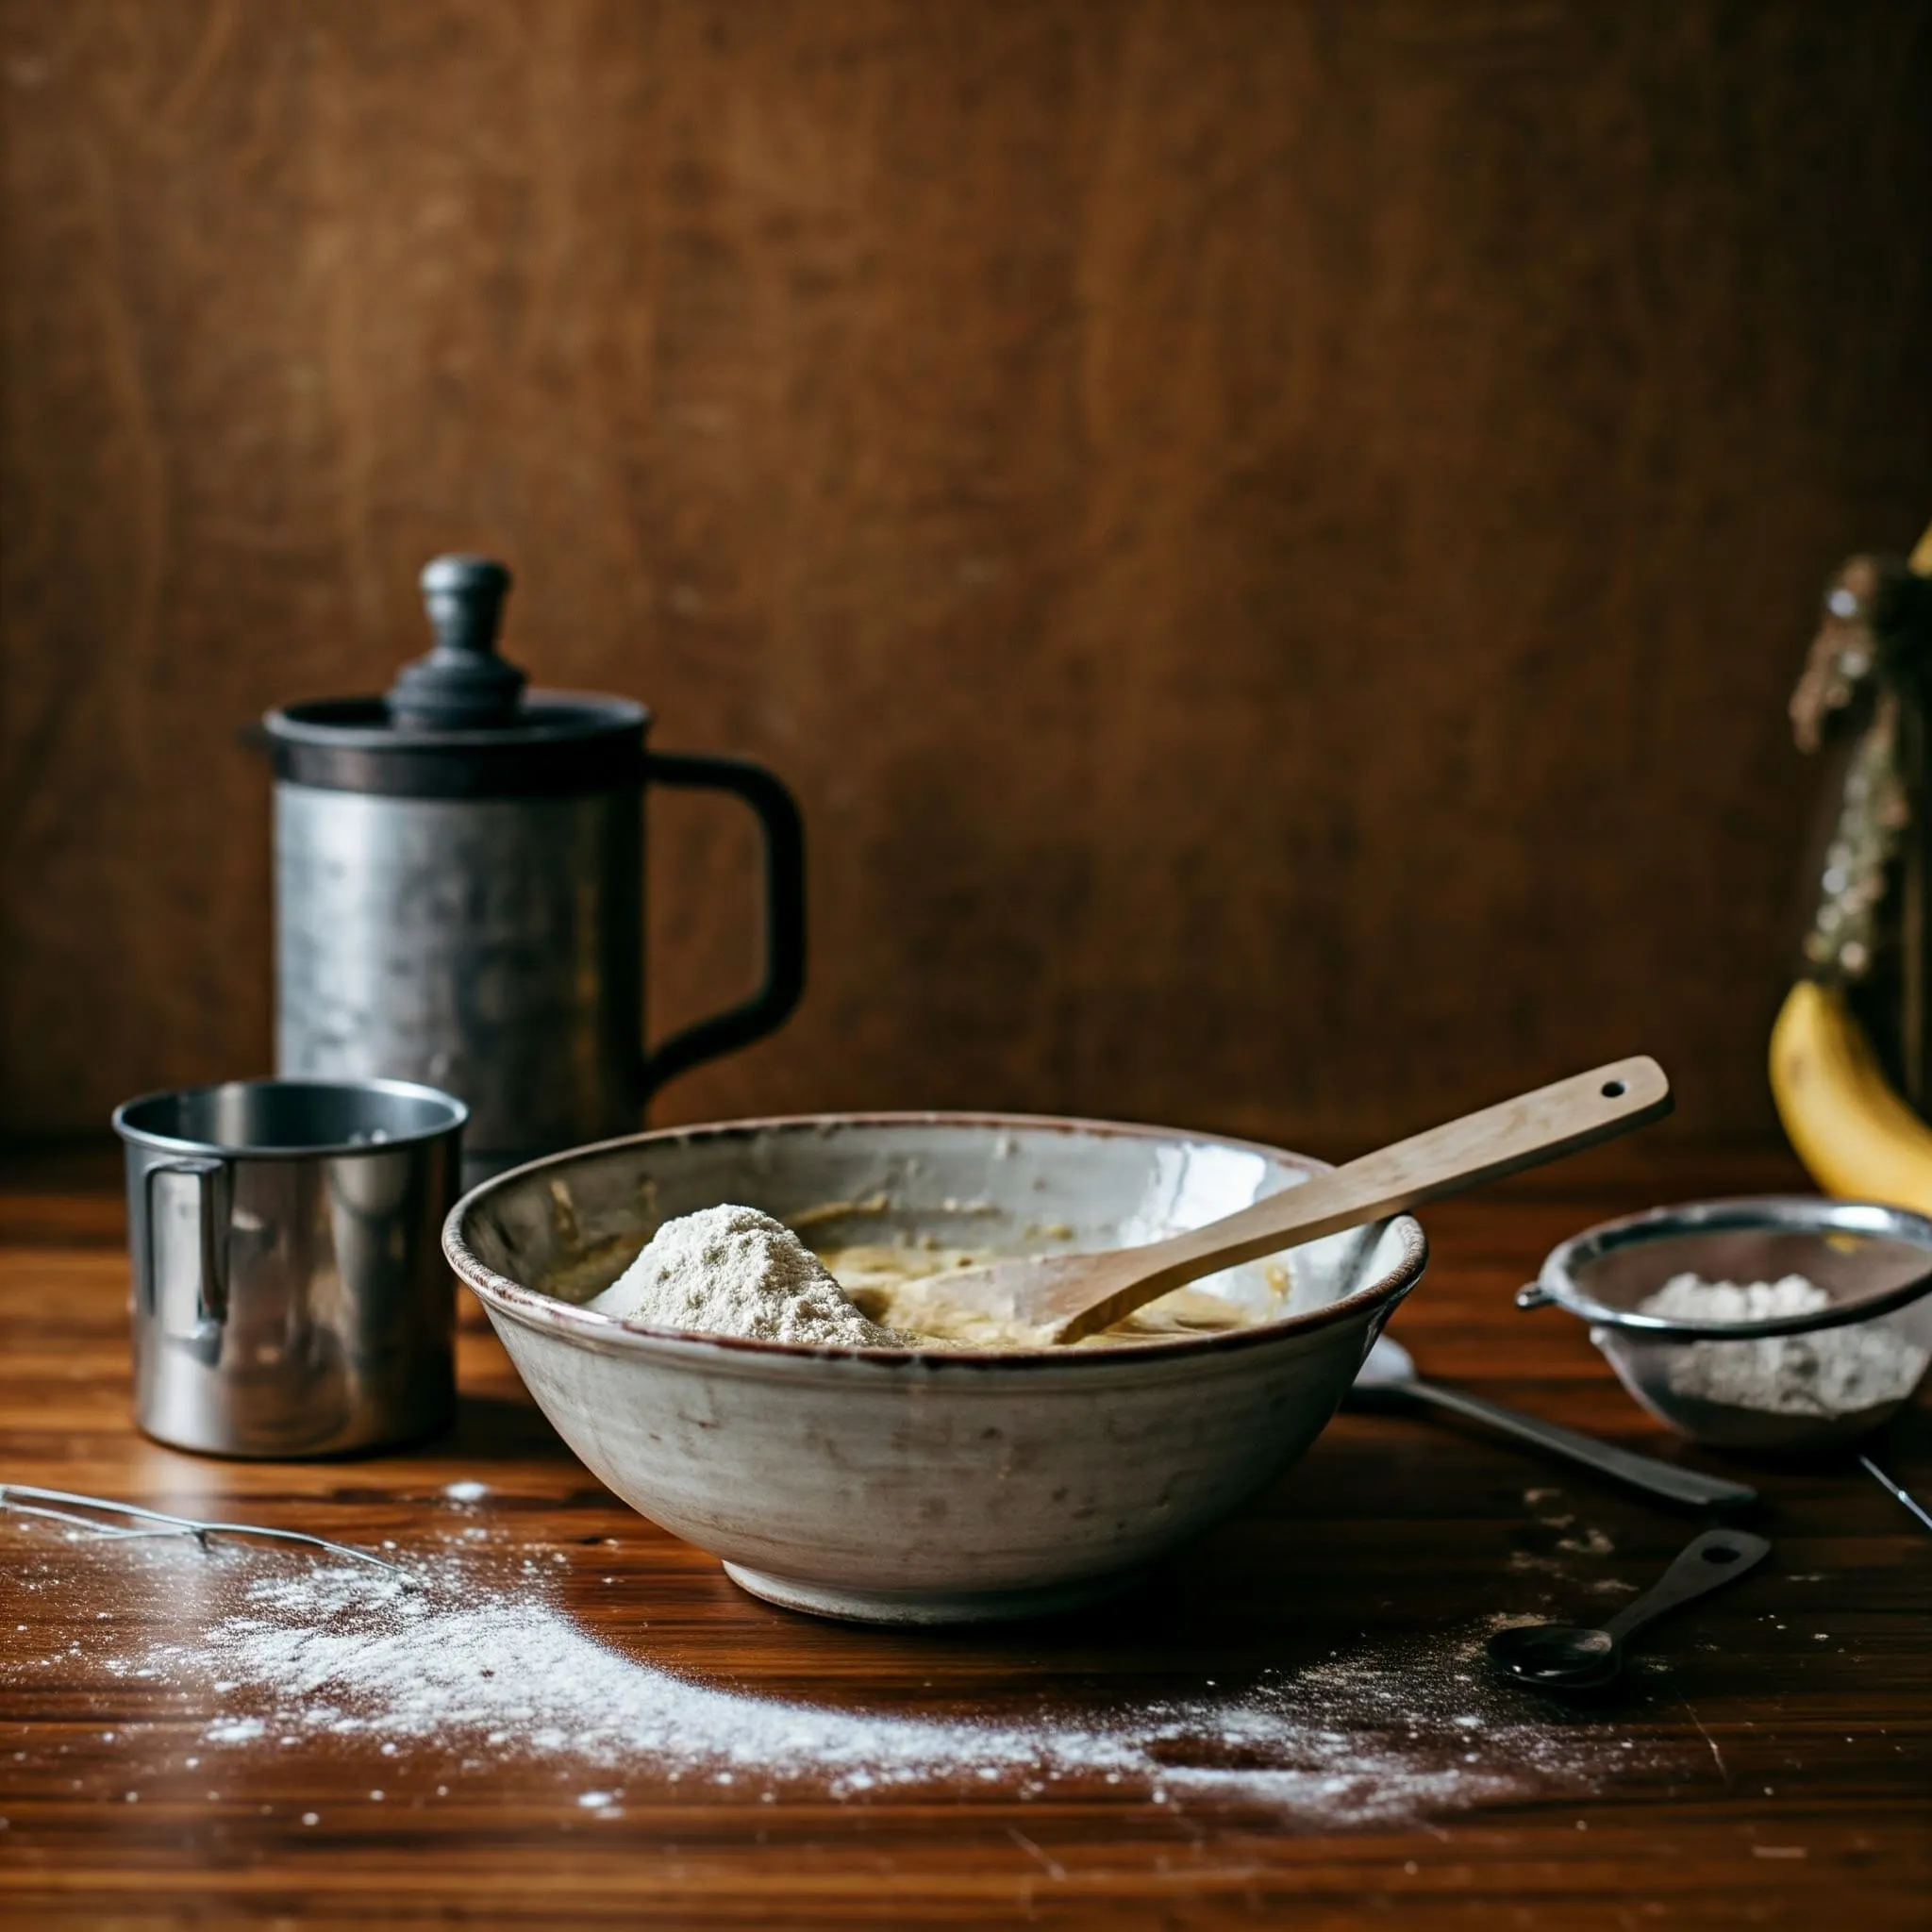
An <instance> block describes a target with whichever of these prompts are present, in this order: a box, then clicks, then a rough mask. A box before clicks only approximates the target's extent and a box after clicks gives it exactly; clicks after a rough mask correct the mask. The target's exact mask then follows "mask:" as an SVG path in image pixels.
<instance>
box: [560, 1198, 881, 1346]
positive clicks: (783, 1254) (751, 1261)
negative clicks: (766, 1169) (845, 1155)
mask: <svg viewBox="0 0 1932 1932" xmlns="http://www.w3.org/2000/svg"><path fill="white" fill-rule="evenodd" d="M589 1306H590V1307H592V1308H594V1309H596V1311H597V1312H598V1313H599V1314H600V1315H615V1316H616V1317H617V1318H618V1319H619V1320H620V1321H625V1322H642V1323H645V1324H648V1325H649V1326H651V1327H653V1328H686V1329H693V1330H695V1331H696V1332H697V1333H699V1334H701V1335H742V1336H747V1337H749V1338H750V1339H752V1340H753V1341H804V1342H813V1343H817V1344H820V1345H822V1346H823V1345H825V1344H831V1345H833V1346H837V1347H844V1348H891V1347H893V1346H894V1345H896V1344H897V1343H898V1342H899V1341H900V1339H901V1338H900V1337H898V1336H897V1335H895V1334H893V1333H892V1331H891V1329H890V1328H881V1327H880V1326H879V1325H878V1324H877V1323H876V1322H871V1321H868V1320H867V1319H866V1318H865V1316H863V1315H862V1314H860V1313H859V1311H858V1309H857V1308H856V1307H853V1306H852V1304H851V1303H850V1302H849V1301H847V1300H846V1299H845V1294H844V1291H843V1290H842V1289H841V1288H840V1286H839V1284H838V1283H837V1282H836V1281H835V1280H833V1278H832V1276H831V1275H830V1274H828V1273H827V1272H826V1270H825V1268H824V1264H823V1263H822V1262H821V1261H820V1259H819V1257H817V1256H816V1255H814V1254H813V1253H812V1251H811V1250H810V1249H809V1248H808V1247H807V1246H806V1244H805V1243H804V1242H803V1241H800V1240H799V1239H798V1237H797V1236H796V1235H795V1234H793V1233H792V1232H791V1229H790V1228H789V1227H787V1226H786V1225H785V1224H784V1223H783V1222H782V1221H774V1220H773V1219H772V1217H771V1216H770V1215H769V1214H760V1213H759V1212H758V1209H757V1208H734V1207H730V1206H725V1207H723V1208H700V1209H699V1210H698V1211H697V1213H695V1214H681V1215H679V1216H678V1217H677V1219H676V1220H675V1221H667V1222H666V1223H665V1224H664V1225H663V1226H662V1227H660V1228H659V1229H658V1232H657V1233H656V1234H654V1235H653V1236H652V1237H651V1239H650V1241H648V1242H647V1243H646V1244H645V1247H644V1250H643V1252H642V1253H641V1255H639V1257H637V1259H636V1260H635V1261H633V1262H632V1263H631V1264H630V1266H629V1267H628V1268H626V1269H625V1271H624V1273H623V1274H620V1275H619V1276H618V1277H617V1279H616V1280H615V1281H613V1282H612V1283H611V1284H610V1286H609V1287H608V1288H607V1289H606V1290H605V1291H604V1292H603V1293H602V1294H600V1295H598V1296H597V1297H596V1299H595V1300H594V1301H592V1302H591V1303H590V1304H589Z"/></svg>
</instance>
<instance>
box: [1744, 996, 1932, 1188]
mask: <svg viewBox="0 0 1932 1932" xmlns="http://www.w3.org/2000/svg"><path fill="white" fill-rule="evenodd" d="M1771 1092H1772V1098H1773V1100H1774V1101H1775V1102H1776V1104H1777V1114H1778V1119H1779V1120H1780V1121H1782V1122H1783V1123H1784V1129H1785V1132H1786V1133H1787V1134H1788V1135H1789V1136H1790V1142H1791V1146H1792V1148H1793V1149H1794V1151H1795V1152H1796V1154H1797V1157H1798V1158H1799V1159H1800V1160H1802V1161H1803V1162H1804V1163H1805V1166H1806V1167H1807V1170H1808V1171H1809V1173H1810V1174H1811V1178H1812V1179H1813V1180H1815V1181H1816V1182H1817V1183H1818V1185H1819V1186H1820V1187H1821V1188H1823V1189H1824V1191H1825V1192H1826V1193H1828V1194H1839V1195H1843V1196H1847V1197H1850V1198H1853V1199H1857V1200H1861V1201H1885V1202H1889V1203H1890V1205H1891V1206H1893V1207H1895V1208H1914V1209H1916V1210H1917V1211H1918V1212H1919V1213H1921V1214H1932V1127H1928V1126H1927V1125H1926V1124H1925V1123H1924V1121H1922V1120H1921V1119H1920V1118H1919V1116H1918V1115H1917V1114H1915V1113H1914V1112H1913V1111H1912V1109H1911V1108H1909V1107H1907V1105H1906V1103H1905V1101H1904V1100H1902V1099H1901V1098H1900V1097H1899V1095H1898V1094H1897V1093H1896V1092H1895V1091H1893V1090H1892V1088H1891V1085H1890V1082H1889V1081H1888V1080H1887V1079H1886V1077H1885V1074H1884V1072H1883V1070H1882V1069H1881V1068H1880V1066H1879V1064H1878V1059H1877V1057H1876V1055H1874V1053H1873V1051H1872V1042H1871V1041H1869V1040H1868V1039H1867V1038H1866V1037H1865V1029H1864V1027H1863V1026H1861V1025H1860V1024H1858V1021H1857V1017H1856V1016H1855V1015H1854V1014H1853V1012H1852V1010H1851V1008H1850V1007H1849V1006H1848V1005H1847V1004H1846V1002H1845V996H1844V993H1843V991H1841V990H1840V989H1839V988H1838V987H1835V986H1822V985H1820V984H1818V983H1817V982H1816V981H1814V980H1808V979H1801V980H1799V981H1798V982H1797V984H1796V985H1794V986H1793V987H1792V988H1791V990H1790V992H1789V993H1788V994H1787V995H1786V996H1785V1003H1784V1006H1783V1008H1781V1009H1780V1010H1779V1012H1778V1016H1777V1024H1776V1025H1774V1027H1773V1028H1772V1029H1771Z"/></svg>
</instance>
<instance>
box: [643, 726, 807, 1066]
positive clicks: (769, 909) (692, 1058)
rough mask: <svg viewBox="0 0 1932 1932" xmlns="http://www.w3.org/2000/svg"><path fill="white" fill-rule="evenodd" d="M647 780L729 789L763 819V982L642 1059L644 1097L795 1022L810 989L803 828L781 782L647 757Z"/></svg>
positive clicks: (721, 765)
mask: <svg viewBox="0 0 1932 1932" xmlns="http://www.w3.org/2000/svg"><path fill="white" fill-rule="evenodd" d="M644 780H645V782H646V783H647V784H651V785H675V786H677V787H679V788H681V789H682V790H685V791H729V792H731V793H733V794H734V795H735V796H737V797H739V798H741V799H743V801H744V802H745V804H747V805H748V806H750V807H751V808H752V810H753V811H754V812H755V813H756V814H757V815H758V825H759V828H760V830H761V831H762V832H763V833H764V840H765V978H764V984H763V985H762V986H760V987H759V988H758V991H757V992H755V993H754V994H753V995H752V996H751V998H750V999H748V1000H745V1001H743V1002H741V1004H740V1005H738V1006H735V1007H727V1008H725V1009H724V1012H722V1013H714V1014H712V1015H711V1017H710V1018H709V1019H708V1020H700V1021H698V1022H697V1023H696V1024H694V1025H691V1026H687V1027H685V1028H684V1029H683V1031H682V1032H678V1033H674V1034H673V1035H672V1036H671V1038H670V1039H669V1040H666V1041H662V1042H661V1043H660V1044H658V1046H655V1047H653V1048H651V1049H650V1050H649V1051H648V1052H646V1053H645V1055H644V1058H643V1066H642V1069H641V1097H642V1098H644V1099H648V1098H649V1097H650V1096H651V1095H652V1094H653V1093H655V1092H656V1091H658V1088H660V1087H661V1086H663V1085H664V1083H665V1082H666V1081H667V1080H673V1079H675V1078H676V1076H677V1075H678V1074H682V1073H685V1072H687V1071H689V1069H691V1068H692V1067H694V1066H696V1065H698V1064H699V1062H700V1061H703V1060H709V1059H715V1058H717V1057H718V1056H719V1055H720V1054H722V1053H730V1052H731V1051H733V1050H734V1049H735V1048H737V1047H741V1046H749V1045H750V1044H751V1042H752V1041H755V1040H762V1039H763V1038H764V1037H765V1035H766V1034H768V1033H773V1032H775V1031H776V1030H777V1029H778V1028H779V1027H780V1026H782V1025H783V1024H785V1022H786V1021H787V1020H789V1019H790V1018H791V1014H792V1011H793V1009H794V1008H796V1007H797V1005H798V1002H799V999H800V997H801V995H802V994H803V993H804V991H805V824H804V822H803V821H802V820H801V819H800V817H799V815H798V806H797V802H796V801H795V800H794V799H793V798H792V796H791V792H790V791H787V790H786V789H785V786H784V785H783V783H781V782H780V780H779V779H777V778H776V777H774V775H773V774H771V773H770V772H768V771H766V770H765V768H764V767H763V766H762V765H755V764H752V763H750V762H749V761H748V760H746V759H744V758H704V757H698V756H696V755H693V754H690V753H683V752H658V751H654V752H651V753H649V754H648V755H647V756H646V758H645V759H644Z"/></svg>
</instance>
